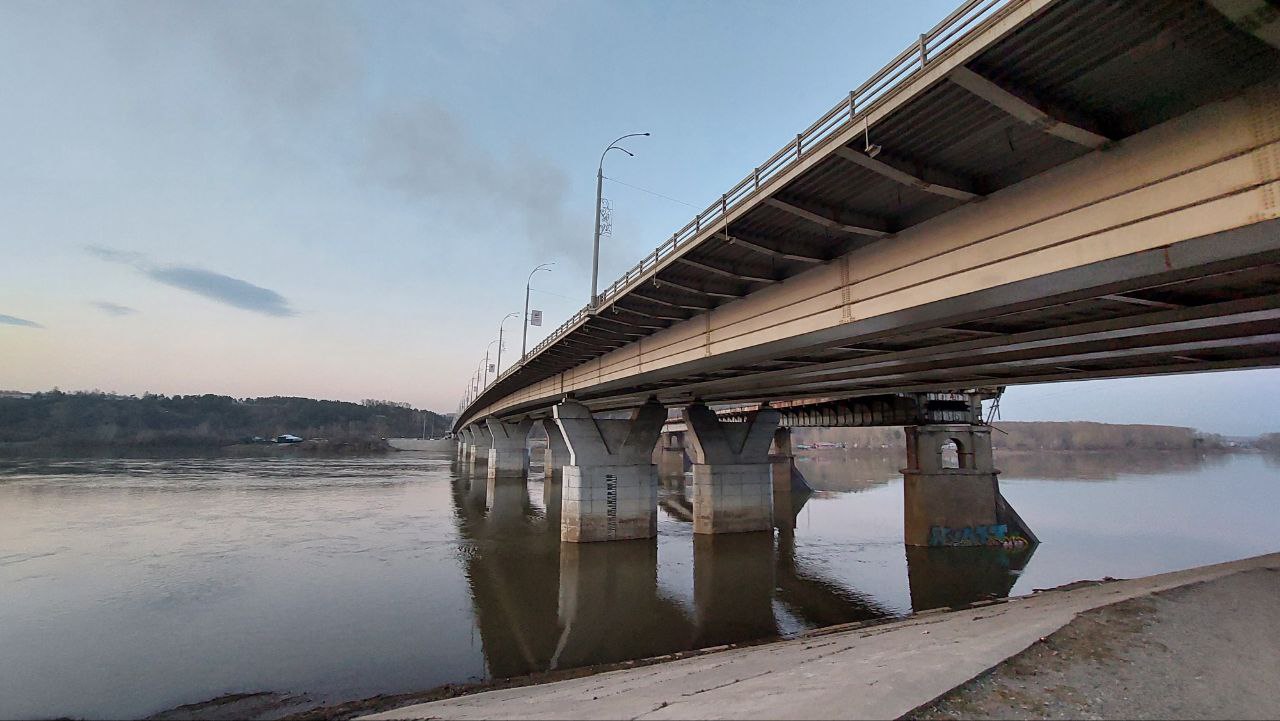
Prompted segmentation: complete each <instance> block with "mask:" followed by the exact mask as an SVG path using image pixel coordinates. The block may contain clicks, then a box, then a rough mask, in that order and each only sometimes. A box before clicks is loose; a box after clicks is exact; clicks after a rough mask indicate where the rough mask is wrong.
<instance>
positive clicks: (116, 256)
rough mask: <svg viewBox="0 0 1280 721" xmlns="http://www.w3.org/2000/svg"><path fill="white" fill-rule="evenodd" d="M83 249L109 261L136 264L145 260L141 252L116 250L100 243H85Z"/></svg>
mask: <svg viewBox="0 0 1280 721" xmlns="http://www.w3.org/2000/svg"><path fill="white" fill-rule="evenodd" d="M84 249H85V250H87V251H89V252H90V253H92V254H93V255H96V256H98V257H99V258H101V259H102V260H105V261H107V262H109V263H124V264H126V265H137V264H139V263H142V262H143V261H144V260H145V258H144V257H143V255H142V254H141V253H133V252H130V251H127V250H116V249H115V248H107V247H105V246H101V245H86V246H85V247H84Z"/></svg>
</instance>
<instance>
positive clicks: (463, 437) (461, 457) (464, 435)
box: [457, 428, 471, 464]
mask: <svg viewBox="0 0 1280 721" xmlns="http://www.w3.org/2000/svg"><path fill="white" fill-rule="evenodd" d="M470 453H471V431H470V430H469V429H467V428H459V429H458V455H457V461H458V463H459V464H465V463H466V462H467V459H468V457H469V455H470Z"/></svg>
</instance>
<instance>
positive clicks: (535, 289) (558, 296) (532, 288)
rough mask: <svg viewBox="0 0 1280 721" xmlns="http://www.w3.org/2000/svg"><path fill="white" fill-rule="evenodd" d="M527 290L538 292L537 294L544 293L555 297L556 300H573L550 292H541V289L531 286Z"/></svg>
mask: <svg viewBox="0 0 1280 721" xmlns="http://www.w3.org/2000/svg"><path fill="white" fill-rule="evenodd" d="M529 290H532V291H536V292H538V293H546V294H547V295H554V296H555V297H557V298H564V299H565V300H573V298H570V297H569V296H567V295H560V294H559V293H552V292H551V291H549V290H543V289H541V288H534V287H533V286H529Z"/></svg>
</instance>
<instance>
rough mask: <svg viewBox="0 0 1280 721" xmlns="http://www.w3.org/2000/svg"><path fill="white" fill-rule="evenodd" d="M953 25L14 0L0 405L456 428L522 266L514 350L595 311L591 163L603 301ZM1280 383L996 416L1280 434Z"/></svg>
mask: <svg viewBox="0 0 1280 721" xmlns="http://www.w3.org/2000/svg"><path fill="white" fill-rule="evenodd" d="M952 7H953V2H952V1H950V0H948V1H947V2H913V3H901V2H870V1H868V2H859V3H850V2H807V3H805V4H803V5H795V4H791V3H780V2H732V3H729V2H679V3H677V2H646V3H641V2H572V1H567V2H550V1H549V2H488V1H486V0H472V1H469V2H403V3H399V2H366V3H355V2H351V3H325V2H319V1H308V2H296V3H295V2H221V3H186V2H183V3H179V2H129V3H88V2H66V3H47V2H23V1H21V0H8V1H7V2H5V3H2V4H0V97H3V98H5V99H6V101H5V105H6V112H4V113H0V259H2V260H0V388H19V389H27V390H35V389H43V388H49V387H53V386H55V385H56V386H59V387H62V388H64V389H70V388H95V387H96V388H101V389H104V390H116V391H119V392H125V393H141V392H144V391H152V392H163V393H197V392H214V393H226V394H230V395H236V396H250V395H270V394H289V395H308V396H317V397H326V398H343V399H351V400H358V399H360V398H366V397H379V398H389V399H396V400H405V401H409V402H411V403H414V404H415V405H420V406H425V407H431V408H436V409H440V410H452V409H453V408H454V405H455V403H456V400H457V397H458V394H459V391H460V387H461V385H462V383H463V381H464V379H465V378H466V377H467V376H468V375H469V374H470V373H471V371H472V370H473V369H475V368H476V367H477V365H478V364H479V362H480V358H481V356H482V355H483V353H484V348H485V345H486V344H488V343H489V342H490V341H491V340H493V339H494V338H496V336H497V331H498V322H499V320H500V319H501V318H502V317H503V316H504V315H505V314H507V313H509V312H513V311H515V312H519V311H520V310H521V307H522V303H523V290H524V289H523V285H524V280H525V277H526V274H527V273H528V271H529V270H530V269H532V268H533V267H534V266H535V265H537V264H538V263H542V262H547V261H555V263H556V265H555V268H554V271H553V272H551V273H541V274H539V275H538V276H537V278H536V279H535V284H534V287H535V289H536V290H535V292H534V294H533V298H534V306H535V307H538V308H541V309H543V310H544V311H545V314H546V326H545V327H544V328H541V329H539V328H533V329H531V335H530V344H531V345H532V344H533V343H534V342H536V341H537V340H538V339H540V338H541V337H542V335H543V333H545V332H546V331H548V330H550V329H552V328H554V327H555V326H557V325H559V323H561V322H562V321H563V320H564V319H565V318H567V317H568V316H570V315H571V314H572V313H573V312H574V311H576V310H577V309H578V308H580V307H581V306H582V305H583V304H584V303H585V301H586V298H587V295H588V293H589V288H590V276H589V272H590V252H591V227H592V218H591V214H592V209H593V203H594V172H595V163H596V161H597V158H598V156H599V153H600V151H601V149H603V147H604V146H605V145H606V144H607V143H608V142H609V141H610V140H612V139H613V138H614V137H616V136H618V135H621V134H624V133H629V132H642V131H648V132H651V133H652V134H653V135H652V137H649V138H637V139H634V140H632V141H629V144H628V147H629V148H630V149H631V150H632V151H634V152H635V153H636V157H634V158H628V157H626V156H623V155H620V154H611V155H610V157H609V159H608V162H607V164H606V169H605V174H606V175H607V176H610V177H613V178H616V179H617V180H620V181H622V182H624V183H626V184H627V185H621V184H618V183H614V182H611V181H606V184H605V195H606V197H608V198H609V199H610V200H611V201H612V202H613V205H614V208H615V212H614V232H613V236H612V237H610V238H606V239H605V241H604V247H603V248H602V253H601V255H602V258H601V285H602V286H604V285H607V284H608V283H609V282H612V280H613V279H614V278H615V277H616V276H617V275H619V274H621V272H623V271H624V270H625V269H626V268H628V267H630V266H631V265H632V264H633V263H634V262H635V261H636V260H637V259H639V258H640V257H641V256H642V255H644V254H645V253H647V252H649V251H650V250H651V249H652V248H653V247H654V246H656V245H657V244H658V243H659V242H660V241H661V240H662V239H663V238H664V237H666V236H669V235H670V234H671V232H673V231H674V230H676V229H677V228H679V227H680V226H682V225H683V224H684V223H685V222H687V221H688V220H689V219H690V218H691V217H692V216H693V214H694V212H695V211H696V210H697V208H701V207H703V206H705V205H706V204H708V203H709V202H711V200H712V199H714V198H716V197H718V196H719V194H720V193H721V192H723V191H724V190H726V189H727V188H728V187H730V186H731V185H732V184H733V183H734V182H736V181H737V180H738V179H740V178H741V177H742V176H744V175H745V174H746V173H747V172H748V171H749V170H750V169H751V168H752V167H753V166H754V165H756V164H757V163H759V162H760V161H762V160H764V159H765V158H767V157H768V156H769V155H771V154H772V153H773V152H774V151H775V150H776V149H777V148H778V147H780V146H781V145H782V144H783V143H784V142H786V140H787V139H788V138H790V137H793V136H794V134H795V132H796V131H798V130H801V129H803V128H804V127H806V126H807V125H808V124H809V123H810V122H812V120H813V119H814V118H816V117H817V116H818V115H820V114H821V113H822V112H824V111H825V110H826V109H827V108H828V107H830V106H831V105H832V104H834V103H835V102H836V101H837V100H838V99H839V98H840V97H841V96H842V95H844V94H845V93H847V91H848V90H849V88H850V87H852V86H854V85H857V84H858V83H860V82H861V81H862V80H863V79H864V78H866V77H867V76H868V75H869V74H871V73H872V72H873V71H874V70H875V69H876V68H878V67H879V66H880V65H882V64H883V63H884V62H885V61H886V60H887V59H889V58H890V57H892V56H893V55H894V54H896V53H897V52H898V51H899V50H901V49H902V48H903V47H905V46H906V45H907V44H909V43H910V42H911V41H912V39H913V38H915V37H917V36H918V34H919V33H920V32H921V31H922V30H924V29H927V28H928V27H929V26H931V25H932V24H933V23H935V22H936V21H937V20H938V19H940V18H941V17H942V16H944V15H945V14H946V13H947V12H949V11H950V10H951V9H952ZM631 186H638V187H639V188H644V189H648V190H649V191H651V192H643V191H641V190H638V189H636V188H634V187H631ZM652 193H657V194H660V195H662V196H667V197H666V198H664V197H659V195H654V194H652ZM680 201H682V202H680ZM690 204H691V205H690ZM692 206H697V208H695V207H692ZM506 328H507V331H508V334H509V335H508V338H509V339H510V340H509V341H508V343H507V345H506V351H505V355H506V358H511V357H512V356H513V355H515V354H518V353H519V324H518V322H517V321H515V320H513V321H510V322H508V323H507V325H506ZM504 363H505V360H504ZM1278 378H1280V376H1278V375H1277V374H1276V373H1274V372H1271V371H1262V372H1253V373H1237V374H1222V375H1218V376H1215V377H1213V378H1212V379H1209V377H1207V376H1199V377H1185V378H1180V379H1159V380H1140V381H1116V382H1098V383H1092V384H1087V385H1084V386H1079V387H1080V388H1081V389H1084V390H1082V391H1081V392H1079V393H1066V394H1061V393H1060V390H1061V389H1063V388H1064V386H1047V387H1046V388H1045V389H1043V390H1040V389H1027V390H1014V391H1011V392H1010V394H1009V397H1008V398H1007V400H1006V403H1005V410H1006V417H1010V416H1015V417H1025V418H1094V419H1098V420H1116V421H1120V420H1123V421H1147V422H1176V423H1180V424H1185V425H1194V426H1197V427H1201V428H1204V429H1206V430H1216V431H1223V432H1230V433H1250V432H1256V431H1261V430H1280V415H1278V412H1277V411H1276V410H1274V409H1272V408H1269V407H1268V404H1267V403H1264V402H1263V400H1264V399H1266V398H1267V397H1268V396H1269V397H1270V398H1274V397H1275V393H1274V391H1275V390H1277V388H1276V386H1277V385H1278V381H1277V379H1278ZM1144 384H1145V385H1144ZM1066 388H1068V389H1069V388H1070V387H1066ZM1108 388H1114V389H1116V390H1115V391H1107V390H1105V389H1108ZM1205 388H1213V389H1214V391H1213V393H1211V394H1208V395H1207V396H1206V398H1205V399H1203V400H1204V401H1205V402H1201V403H1197V404H1196V405H1195V406H1194V407H1188V404H1186V403H1185V402H1184V400H1185V399H1186V398H1187V397H1188V395H1187V394H1188V393H1193V394H1194V392H1199V391H1200V390H1201V389H1205ZM1260 388H1261V389H1264V390H1265V391H1267V392H1266V393H1260V392H1259V389H1260ZM1126 389H1138V390H1126ZM1115 393H1122V394H1124V393H1128V394H1129V395H1127V396H1126V395H1121V396H1116V395H1114V394H1115ZM1051 394H1058V395H1051ZM1116 397H1124V398H1129V397H1132V399H1133V401H1132V402H1131V403H1130V402H1127V401H1126V402H1125V403H1116V402H1115V401H1114V399H1115V398H1116ZM1108 399H1110V401H1109V400H1108ZM1041 400H1043V401H1044V402H1041ZM1242 410H1245V411H1247V412H1243V413H1242Z"/></svg>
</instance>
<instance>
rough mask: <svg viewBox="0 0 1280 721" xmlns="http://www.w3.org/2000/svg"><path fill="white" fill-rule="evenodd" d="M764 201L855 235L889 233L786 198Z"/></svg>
mask: <svg viewBox="0 0 1280 721" xmlns="http://www.w3.org/2000/svg"><path fill="white" fill-rule="evenodd" d="M763 202H764V204H765V205H771V206H773V207H775V208H777V209H778V210H785V211H786V212H788V213H790V214H792V215H794V216H796V217H797V218H803V219H805V220H807V221H809V222H811V223H817V224H818V225H821V226H822V227H824V228H830V229H831V230H838V231H840V232H841V233H852V234H854V235H867V236H870V237H872V238H883V237H885V236H887V235H889V231H887V230H884V229H882V228H872V227H869V226H865V225H850V224H848V223H842V222H840V221H839V220H836V219H835V218H832V217H828V216H825V215H822V214H821V213H815V212H814V211H812V210H809V209H807V208H801V207H800V206H798V205H795V204H794V203H788V202H787V201H785V200H779V199H777V198H765V199H764V201H763Z"/></svg>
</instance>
